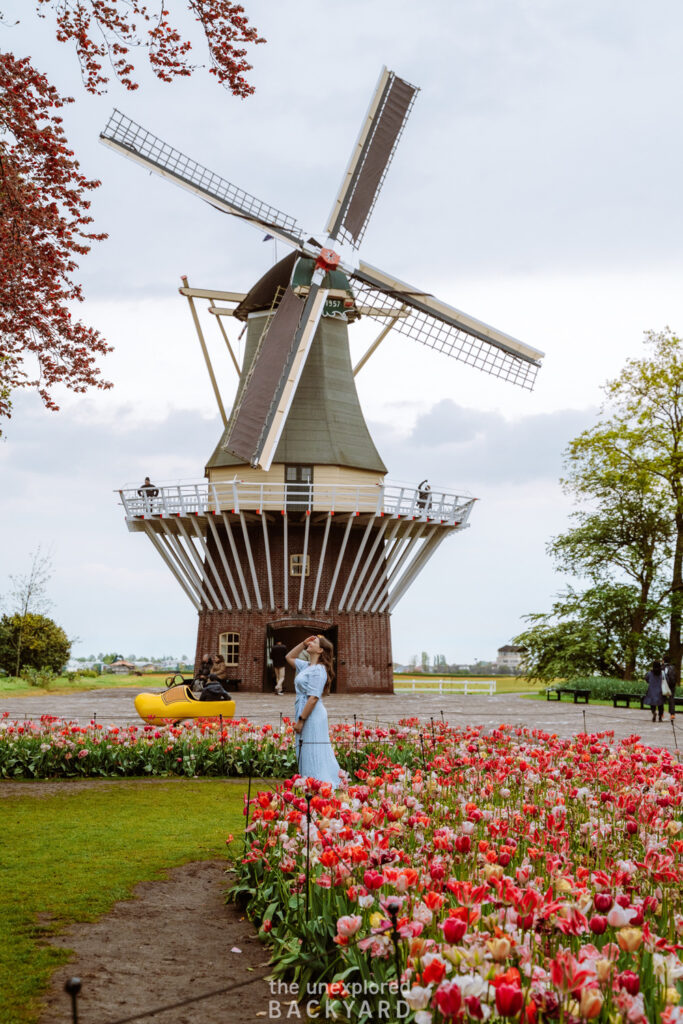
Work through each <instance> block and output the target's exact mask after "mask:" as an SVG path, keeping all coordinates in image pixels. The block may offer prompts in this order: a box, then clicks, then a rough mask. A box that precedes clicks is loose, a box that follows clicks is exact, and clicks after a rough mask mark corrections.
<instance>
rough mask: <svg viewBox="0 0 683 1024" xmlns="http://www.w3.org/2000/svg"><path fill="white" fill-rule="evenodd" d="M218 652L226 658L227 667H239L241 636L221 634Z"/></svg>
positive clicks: (237, 634)
mask: <svg viewBox="0 0 683 1024" xmlns="http://www.w3.org/2000/svg"><path fill="white" fill-rule="evenodd" d="M218 651H219V653H220V654H222V655H223V657H224V658H225V664H226V665H239V663H240V635H239V633H221V635H220V636H219V637H218Z"/></svg>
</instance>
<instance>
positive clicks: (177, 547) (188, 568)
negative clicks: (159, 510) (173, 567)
mask: <svg viewBox="0 0 683 1024" xmlns="http://www.w3.org/2000/svg"><path fill="white" fill-rule="evenodd" d="M161 528H162V530H163V531H164V533H165V534H166V539H167V541H168V543H169V545H170V547H171V548H172V550H173V551H175V553H176V555H177V556H178V560H179V561H180V563H181V565H182V566H183V568H184V569H185V572H186V573H187V575H188V576H189V577H190V579H191V580H192V581H193V583H194V585H195V587H196V588H197V591H198V592H199V594H200V595H201V599H202V604H204V605H206V607H207V608H208V609H209V611H210V612H212V611H213V610H214V607H213V605H212V604H211V601H210V600H209V598H208V595H207V592H206V587H205V586H204V583H203V581H202V578H201V576H200V575H199V574H198V573H197V570H196V569H195V567H194V565H193V564H192V560H191V559H190V558H188V555H187V552H186V551H185V548H184V547H183V545H182V544H181V543H180V540H179V538H178V537H177V536H176V535H175V533H172V532H171V530H170V529H169V526H168V523H166V522H165V521H164V520H163V519H162V520H161ZM193 550H194V549H193Z"/></svg>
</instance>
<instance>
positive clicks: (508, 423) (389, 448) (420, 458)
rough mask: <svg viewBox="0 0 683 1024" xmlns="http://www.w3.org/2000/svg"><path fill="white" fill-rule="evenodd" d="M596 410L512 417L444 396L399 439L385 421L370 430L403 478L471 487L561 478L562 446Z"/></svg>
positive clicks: (386, 456) (563, 411) (581, 427)
mask: <svg viewBox="0 0 683 1024" xmlns="http://www.w3.org/2000/svg"><path fill="white" fill-rule="evenodd" d="M596 413H597V410H596V409H586V410H578V409H561V410H558V411H557V412H551V413H538V414H535V415H531V416H522V417H519V418H518V419H515V420H510V419H506V418H505V417H504V416H502V415H501V414H500V413H497V412H490V411H486V410H481V409H470V408H467V407H466V406H462V405H458V404H457V403H455V402H453V401H452V400H451V399H443V400H442V401H440V402H437V403H436V404H435V405H433V406H432V407H431V409H429V410H428V411H427V412H423V413H422V414H421V415H419V416H418V418H417V420H416V422H415V425H414V427H413V429H412V430H411V431H410V433H409V434H408V435H407V436H405V437H403V438H401V439H400V441H399V440H397V439H396V437H395V434H394V433H393V432H392V431H391V429H390V428H388V427H387V426H386V425H384V424H382V425H378V426H374V427H373V428H372V432H373V435H374V436H375V438H376V439H377V443H378V447H379V449H380V452H381V454H382V457H383V458H384V460H385V462H387V464H388V465H390V466H391V467H392V469H394V471H395V472H397V473H398V475H399V476H400V477H401V479H406V480H407V479H409V478H412V479H415V480H417V479H422V477H424V476H429V477H430V479H431V480H432V481H433V482H434V484H436V485H437V486H443V487H448V488H450V487H453V486H456V487H459V488H462V489H472V488H473V487H475V486H477V485H481V484H486V485H491V484H494V485H498V484H508V483H515V484H519V483H526V482H531V481H537V480H547V481H557V479H558V478H559V476H560V475H561V469H562V452H563V450H564V448H565V447H566V445H567V443H568V442H569V441H570V440H571V439H572V438H573V437H575V436H576V435H577V434H578V433H580V432H581V431H582V430H584V429H585V428H586V427H588V426H590V424H591V423H592V422H593V421H594V419H595V416H596Z"/></svg>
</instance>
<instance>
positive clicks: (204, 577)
mask: <svg viewBox="0 0 683 1024" xmlns="http://www.w3.org/2000/svg"><path fill="white" fill-rule="evenodd" d="M176 522H177V524H178V529H179V530H180V532H181V533H182V535H183V537H184V538H185V543H186V544H187V548H188V551H189V552H190V554H191V555H192V557H193V558H194V560H195V562H196V563H197V568H198V569H199V575H200V578H201V581H202V585H203V587H204V588H207V587H208V590H209V593H210V594H211V600H212V601H213V602H214V604H215V605H216V608H217V610H218V611H220V610H221V599H220V597H219V596H218V594H217V593H216V591H215V589H214V585H213V583H212V582H211V577H210V576H209V574H208V572H207V571H206V563H204V562H202V559H201V555H200V554H199V552H198V551H197V549H196V547H195V546H194V544H193V543H192V538H191V537H190V535H189V533H188V532H187V530H186V529H185V524H184V523H183V521H182V519H176Z"/></svg>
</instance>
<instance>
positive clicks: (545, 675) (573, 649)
mask: <svg viewBox="0 0 683 1024" xmlns="http://www.w3.org/2000/svg"><path fill="white" fill-rule="evenodd" d="M639 603H640V593H639V591H638V588H637V587H635V586H632V585H627V584H618V583H601V584H598V585H597V586H595V587H589V588H588V589H587V590H585V591H583V592H579V591H576V590H573V589H572V588H568V589H567V590H566V591H565V592H564V593H562V594H560V595H558V598H557V600H556V601H555V603H554V604H553V606H552V610H551V611H550V612H548V613H546V614H538V613H536V614H532V615H525V616H524V618H525V619H526V620H527V621H528V622H529V623H530V624H531V625H530V627H529V628H528V629H527V630H525V631H524V632H523V633H520V634H519V635H518V636H516V637H515V638H514V640H513V643H515V644H519V645H520V646H522V647H526V651H527V653H526V654H525V656H524V666H523V667H524V672H525V674H526V675H527V676H528V678H529V679H540V680H543V681H545V682H549V681H551V680H553V679H558V678H559V679H567V678H570V679H571V678H572V677H576V676H590V675H594V674H595V673H597V674H599V675H603V676H613V677H616V678H618V679H623V678H624V676H625V674H626V664H625V654H626V652H627V651H628V650H629V641H630V639H631V637H632V630H633V618H634V612H635V609H636V608H637V607H638V606H639ZM647 620H648V621H647V625H646V626H645V627H644V629H643V634H642V636H641V639H640V644H639V663H640V664H639V667H640V668H643V667H644V666H645V664H646V663H647V662H648V661H651V660H652V659H653V658H654V657H656V656H657V655H658V654H659V653H660V652H661V647H662V641H663V635H662V632H661V630H662V627H663V623H664V620H665V615H664V611H663V609H662V608H661V607H654V608H648V609H647Z"/></svg>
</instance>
